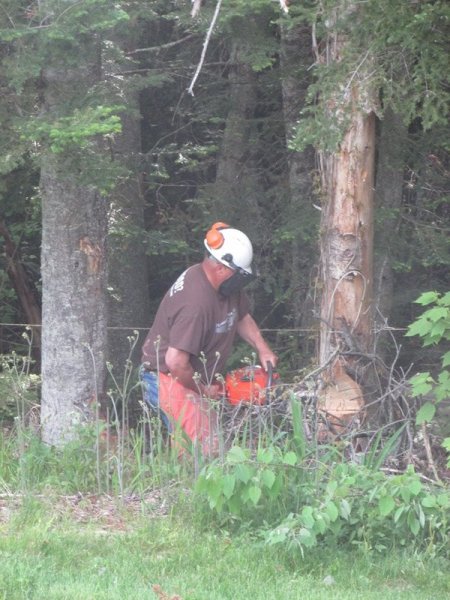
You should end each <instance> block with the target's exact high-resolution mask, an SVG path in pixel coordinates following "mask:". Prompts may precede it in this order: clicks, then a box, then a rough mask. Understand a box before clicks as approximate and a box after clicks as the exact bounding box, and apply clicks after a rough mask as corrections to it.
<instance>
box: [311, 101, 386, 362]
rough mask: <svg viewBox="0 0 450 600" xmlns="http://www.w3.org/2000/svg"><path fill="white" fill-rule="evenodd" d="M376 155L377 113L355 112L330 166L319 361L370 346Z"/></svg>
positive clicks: (323, 259)
mask: <svg viewBox="0 0 450 600" xmlns="http://www.w3.org/2000/svg"><path fill="white" fill-rule="evenodd" d="M374 157H375V115H374V114H373V113H371V114H368V115H366V114H363V113H362V112H361V111H355V112H353V114H352V115H351V124H350V126H349V128H348V130H347V132H346V134H345V136H344V139H343V141H342V143H341V146H340V149H339V151H338V152H336V153H335V154H334V155H333V156H330V157H329V158H328V160H327V165H326V180H327V190H326V193H327V199H326V202H325V204H324V206H323V209H322V215H323V216H322V223H321V226H322V238H321V266H322V282H323V290H322V301H321V335H320V363H321V364H326V363H327V362H328V360H329V358H330V356H331V355H332V354H333V353H334V352H335V351H336V350H339V349H341V350H343V349H345V350H347V351H352V350H354V351H355V352H369V350H370V348H371V341H372V324H373V315H372V285H373V274H372V250H373V189H374V188H373V185H374ZM349 360H351V359H349Z"/></svg>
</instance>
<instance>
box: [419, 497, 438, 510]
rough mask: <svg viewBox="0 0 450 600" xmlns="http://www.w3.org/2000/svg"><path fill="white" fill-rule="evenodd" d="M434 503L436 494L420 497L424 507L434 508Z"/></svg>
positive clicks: (435, 502)
mask: <svg viewBox="0 0 450 600" xmlns="http://www.w3.org/2000/svg"><path fill="white" fill-rule="evenodd" d="M436 504H437V501H436V496H425V497H424V498H422V506H425V508H434V507H435V506H436Z"/></svg>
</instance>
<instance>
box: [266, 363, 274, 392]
mask: <svg viewBox="0 0 450 600" xmlns="http://www.w3.org/2000/svg"><path fill="white" fill-rule="evenodd" d="M266 367H267V375H268V379H267V387H268V388H271V387H272V381H273V364H272V363H271V362H270V360H268V361H267V363H266Z"/></svg>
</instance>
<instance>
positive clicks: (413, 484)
mask: <svg viewBox="0 0 450 600" xmlns="http://www.w3.org/2000/svg"><path fill="white" fill-rule="evenodd" d="M416 477H417V476H416ZM408 489H409V491H410V492H411V494H412V495H413V496H417V495H418V494H420V492H421V490H422V484H421V483H420V481H419V479H412V480H411V481H409V482H408Z"/></svg>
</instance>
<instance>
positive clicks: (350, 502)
mask: <svg viewBox="0 0 450 600" xmlns="http://www.w3.org/2000/svg"><path fill="white" fill-rule="evenodd" d="M329 458H330V457H329ZM321 465H322V466H321ZM321 465H320V464H317V465H316V466H315V468H312V469H311V468H310V467H308V463H307V462H305V461H302V460H300V459H299V456H298V455H297V454H296V453H295V452H293V451H288V452H285V453H284V452H282V451H281V450H280V449H279V448H274V447H267V448H260V449H259V450H258V451H257V453H256V456H255V457H254V458H251V455H250V452H249V451H248V450H245V449H243V448H241V447H236V446H235V447H233V448H231V450H230V451H229V453H228V454H227V455H226V457H225V462H224V463H223V464H220V463H219V462H216V463H213V464H211V465H208V466H206V467H205V468H204V469H203V471H202V472H201V474H200V477H199V479H198V481H197V486H196V491H197V493H198V494H199V495H200V496H202V497H205V498H206V499H207V501H208V505H209V508H210V509H211V510H213V511H215V512H217V513H218V514H219V515H221V519H222V522H223V521H229V522H230V521H233V520H235V519H236V518H238V519H240V520H242V521H245V522H246V523H247V526H248V524H249V523H252V524H253V526H254V527H259V528H262V532H263V535H264V538H265V540H266V542H267V543H268V544H269V545H275V544H283V545H286V546H287V547H288V548H297V549H299V550H300V551H301V552H302V553H303V552H304V551H305V549H307V548H312V547H315V546H317V545H318V544H319V543H322V542H323V543H326V544H327V545H329V544H332V545H333V546H334V547H336V546H337V545H339V547H342V546H343V545H346V546H348V547H351V546H355V545H356V546H362V547H364V548H366V549H373V550H376V551H379V552H384V551H386V550H388V549H391V548H393V547H395V546H403V547H411V545H413V546H414V547H417V548H427V549H428V550H429V551H430V552H432V553H435V552H436V553H441V552H443V553H444V554H445V553H446V551H447V550H448V549H447V547H446V540H447V536H448V534H449V533H450V521H449V518H450V497H449V495H448V494H447V493H446V492H445V491H444V490H441V489H436V490H434V489H432V488H429V487H427V486H425V485H424V484H423V483H422V481H421V478H420V476H419V475H418V474H416V473H415V472H414V471H413V469H412V468H411V467H410V468H408V470H407V471H406V473H403V474H401V475H396V476H394V477H392V476H388V475H386V474H384V473H383V472H381V471H379V470H376V469H368V468H367V467H365V466H363V465H354V464H346V463H342V464H341V463H336V462H334V461H331V460H330V461H329V462H328V461H327V459H326V458H325V459H324V458H322V461H321Z"/></svg>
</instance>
